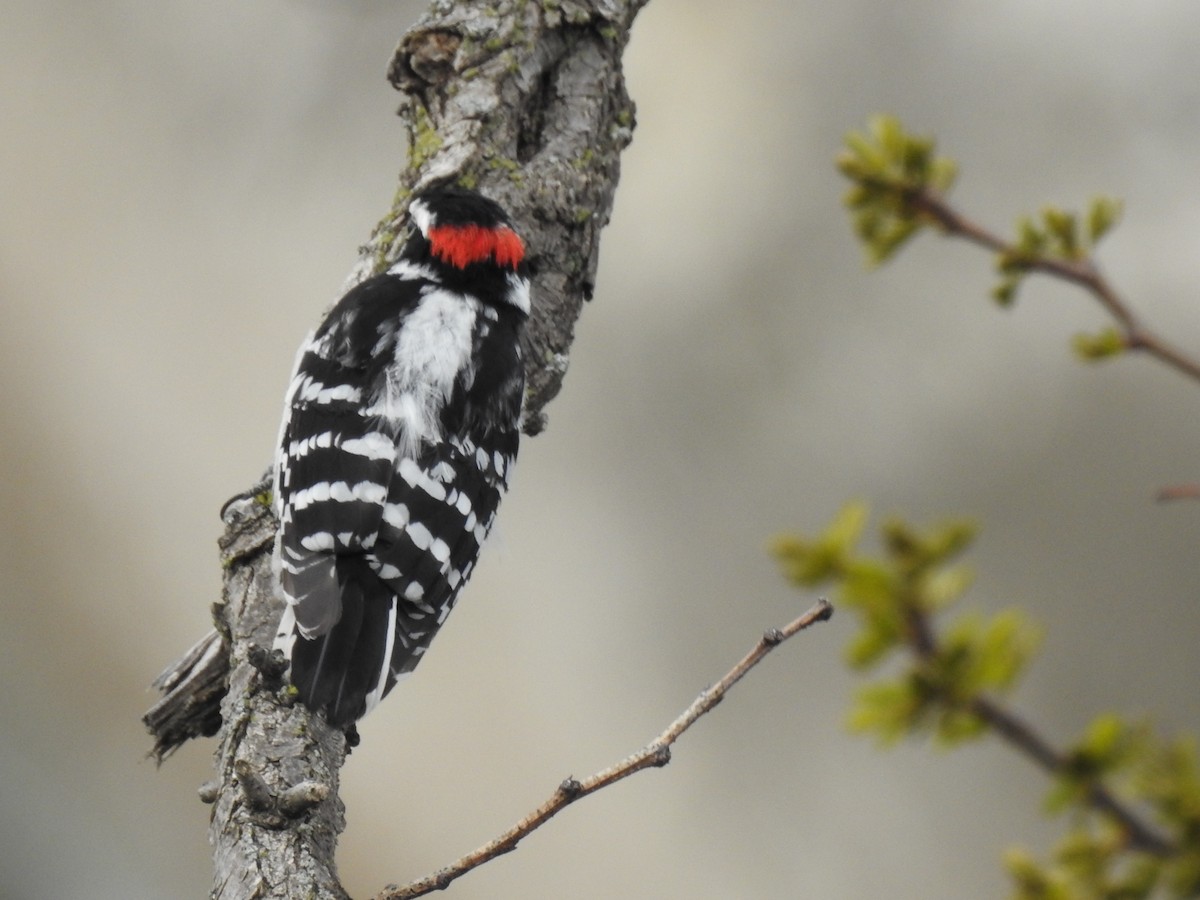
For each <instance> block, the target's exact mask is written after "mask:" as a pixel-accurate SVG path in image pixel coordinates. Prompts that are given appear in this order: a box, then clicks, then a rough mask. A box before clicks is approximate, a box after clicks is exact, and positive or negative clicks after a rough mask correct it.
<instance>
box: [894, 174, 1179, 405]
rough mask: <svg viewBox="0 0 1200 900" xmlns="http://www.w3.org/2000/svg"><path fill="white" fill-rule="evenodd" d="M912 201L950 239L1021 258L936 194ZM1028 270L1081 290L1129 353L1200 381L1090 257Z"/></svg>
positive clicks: (1044, 260) (1039, 262)
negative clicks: (1108, 319) (1103, 312)
mask: <svg viewBox="0 0 1200 900" xmlns="http://www.w3.org/2000/svg"><path fill="white" fill-rule="evenodd" d="M909 201H910V202H911V203H912V205H913V206H914V207H915V208H916V209H919V210H921V211H922V212H924V213H925V214H926V215H928V216H929V217H930V218H931V219H933V220H934V221H935V222H936V223H937V224H938V226H939V227H940V228H941V229H942V231H943V232H944V233H945V234H947V235H950V236H951V237H958V238H962V239H964V240H967V241H970V242H971V243H973V244H976V245H978V246H980V247H983V248H984V249H986V250H990V251H992V252H993V253H996V254H998V255H1000V256H1009V255H1016V254H1018V248H1017V247H1016V246H1015V245H1014V244H1011V243H1009V242H1008V241H1005V240H1004V239H1003V238H1001V237H1000V236H999V235H997V234H995V233H994V232H992V231H989V230H988V229H986V228H984V227H983V226H982V225H980V224H978V223H977V222H975V221H973V220H971V219H969V218H967V217H966V216H964V215H963V214H962V213H960V212H959V211H958V210H956V209H955V208H954V207H952V206H951V205H950V204H949V202H947V200H946V198H945V197H944V196H943V195H942V194H941V193H940V192H938V191H936V190H933V189H931V188H924V189H922V190H920V191H917V192H915V193H913V194H912V195H911V196H910V197H909ZM1028 268H1029V270H1030V271H1033V272H1041V273H1043V274H1045V275H1051V276H1054V277H1056V278H1060V279H1062V280H1063V281H1067V282H1070V283H1071V284H1075V285H1078V286H1079V287H1082V288H1083V289H1084V290H1086V291H1088V292H1089V293H1090V294H1091V295H1092V296H1093V297H1095V298H1096V300H1098V301H1099V303H1100V305H1101V306H1102V307H1104V309H1105V310H1106V311H1107V312H1108V314H1109V315H1111V316H1112V317H1113V319H1115V320H1116V322H1117V325H1118V326H1119V327H1120V329H1121V335H1122V339H1123V341H1124V344H1125V347H1126V348H1127V349H1129V350H1141V351H1143V352H1145V353H1147V354H1149V355H1150V356H1152V357H1154V358H1155V359H1157V360H1159V361H1160V362H1164V363H1166V364H1167V365H1168V366H1170V367H1171V368H1173V369H1175V370H1176V371H1178V372H1182V373H1183V374H1184V375H1186V376H1188V377H1189V378H1192V379H1194V380H1196V381H1200V361H1197V360H1196V359H1193V358H1192V357H1190V356H1188V355H1187V354H1186V353H1184V352H1183V351H1182V350H1180V349H1178V348H1177V347H1175V346H1173V345H1172V344H1170V343H1169V342H1167V341H1165V340H1164V339H1163V338H1162V337H1160V336H1159V335H1158V334H1157V333H1155V332H1153V331H1151V330H1150V329H1149V328H1147V327H1146V326H1145V325H1144V324H1142V322H1141V320H1140V319H1139V318H1138V317H1137V316H1136V315H1135V314H1134V312H1133V310H1132V309H1131V308H1130V307H1129V305H1128V304H1127V303H1126V302H1125V300H1124V299H1122V298H1121V296H1120V295H1119V294H1118V293H1117V291H1116V290H1115V289H1114V288H1113V286H1112V285H1111V284H1109V282H1108V279H1106V278H1105V277H1104V276H1103V275H1102V274H1101V273H1100V270H1099V268H1098V267H1097V266H1096V263H1095V261H1094V260H1093V259H1092V258H1091V257H1089V256H1085V257H1083V258H1082V259H1078V260H1065V259H1056V258H1051V257H1040V258H1038V259H1035V260H1031V261H1030V262H1029V265H1028Z"/></svg>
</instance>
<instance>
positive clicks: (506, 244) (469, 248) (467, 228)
mask: <svg viewBox="0 0 1200 900" xmlns="http://www.w3.org/2000/svg"><path fill="white" fill-rule="evenodd" d="M429 247H430V249H431V250H432V251H433V255H434V256H436V257H437V258H438V259H441V260H443V261H445V262H448V263H450V265H452V266H457V267H458V268H460V269H465V268H466V267H467V266H469V265H470V264H471V263H477V262H486V261H487V260H488V259H489V258H491V259H494V260H495V261H496V265H498V266H505V267H507V268H509V269H515V268H516V267H517V264H518V263H520V262H521V260H522V259H524V258H525V244H524V243H523V242H522V241H521V239H520V238H519V237H518V236H517V233H516V232H515V231H513V230H512V229H511V228H506V227H505V226H503V225H501V226H500V227H498V228H484V227H483V226H481V225H441V226H439V227H436V228H430V229H429Z"/></svg>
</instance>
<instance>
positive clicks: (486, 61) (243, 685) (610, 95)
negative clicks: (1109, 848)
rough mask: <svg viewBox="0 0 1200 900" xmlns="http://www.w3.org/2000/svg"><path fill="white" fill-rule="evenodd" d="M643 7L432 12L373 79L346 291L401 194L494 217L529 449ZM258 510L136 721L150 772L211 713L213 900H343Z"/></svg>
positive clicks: (256, 498) (324, 792)
mask: <svg viewBox="0 0 1200 900" xmlns="http://www.w3.org/2000/svg"><path fill="white" fill-rule="evenodd" d="M645 2H646V0H586V2H585V0H541V2H529V0H500V2H492V3H484V2H478V0H471V2H449V0H437V2H434V3H433V4H432V6H431V8H430V9H429V11H428V12H427V13H426V14H425V16H424V17H422V18H421V20H420V21H419V22H417V24H416V25H415V26H414V27H413V28H412V29H411V30H410V31H409V32H408V33H407V34H406V35H405V36H404V38H403V40H402V41H401V42H400V46H399V47H398V48H397V50H396V54H395V56H394V58H393V60H392V63H391V65H390V67H389V70H388V77H389V80H390V81H391V82H392V83H393V84H394V85H395V86H396V88H397V89H398V90H400V91H401V93H402V95H403V98H404V99H403V102H402V105H401V108H400V116H401V118H402V120H403V123H404V127H405V128H406V129H407V132H408V136H409V160H408V165H407V168H406V169H405V170H404V171H403V172H402V173H401V176H400V187H399V190H398V191H397V193H396V197H395V199H394V201H393V204H392V207H391V208H390V209H389V211H388V213H387V214H386V216H385V217H384V218H383V220H382V221H381V222H380V223H379V224H378V225H377V226H376V228H375V230H374V231H373V232H372V235H371V238H370V240H369V241H368V243H367V244H366V245H365V246H363V247H362V248H361V250H360V256H359V259H358V262H357V263H356V265H355V266H354V269H353V272H352V274H351V278H350V281H351V283H354V282H357V281H360V280H362V279H363V278H366V277H369V276H370V275H372V274H374V273H376V272H379V271H381V270H382V269H384V268H386V267H387V266H388V265H389V264H390V262H391V261H392V260H393V259H394V257H395V254H396V253H397V252H398V251H399V248H400V247H401V245H402V243H403V240H404V237H405V235H404V233H403V227H404V226H403V218H404V213H405V211H406V209H407V203H408V198H409V197H410V196H411V194H412V192H413V191H415V190H418V189H420V188H422V187H425V186H426V185H429V184H433V183H436V182H442V181H457V182H459V183H463V184H466V185H468V186H472V187H475V188H477V189H478V190H480V191H482V192H483V193H485V194H487V195H488V196H491V197H493V198H494V199H496V200H498V201H499V202H500V203H501V204H502V205H504V207H505V208H506V209H507V210H508V211H509V213H510V214H511V215H512V217H513V219H514V221H515V223H516V225H517V227H518V230H519V231H520V233H521V234H522V236H523V237H524V238H525V240H526V244H527V245H528V247H529V250H530V259H531V262H532V263H533V265H534V268H535V276H534V283H533V313H532V317H531V320H530V325H529V329H528V335H527V346H526V348H525V349H526V356H525V358H526V360H527V363H526V365H527V382H528V389H527V394H526V404H525V422H524V430H525V431H526V433H528V434H531V435H532V434H536V433H538V432H539V431H540V430H541V429H542V428H543V427H544V424H545V417H544V413H543V410H544V407H545V405H546V404H547V403H548V402H549V401H550V400H551V399H552V398H553V397H554V396H555V394H557V393H558V391H559V389H560V387H561V385H562V380H563V376H564V375H565V373H566V368H567V358H568V352H569V350H570V346H571V341H572V339H573V336H574V325H575V321H576V319H577V318H578V317H579V314H580V310H581V308H582V306H583V303H584V301H585V300H587V299H589V298H590V296H591V291H592V286H593V284H594V282H595V275H596V266H597V261H598V254H599V241H600V231H601V229H602V228H603V227H604V225H605V224H607V222H608V219H609V215H610V213H611V210H612V204H613V196H614V193H615V191H616V186H617V179H618V175H619V156H620V152H621V151H622V150H623V149H624V148H625V147H626V146H627V145H628V143H629V141H630V139H631V137H632V131H633V125H634V111H633V104H632V102H631V101H630V99H629V96H628V94H627V93H626V91H625V85H624V79H623V77H622V71H621V56H622V53H623V51H624V48H625V44H626V42H627V40H628V35H629V28H630V26H631V25H632V22H633V19H634V17H635V16H636V14H637V12H638V11H639V10H640V9H641V7H642V6H643V5H644V4H645ZM264 500H265V498H264V497H263V496H262V495H261V494H257V495H255V494H250V495H247V496H246V497H245V498H243V499H240V500H237V501H236V502H234V503H232V504H230V506H229V507H227V509H226V511H225V516H224V517H225V523H226V528H227V531H226V534H225V536H224V537H223V538H222V541H221V552H222V565H223V567H224V570H225V584H224V590H223V597H222V601H221V603H219V604H218V605H217V606H216V607H215V608H214V618H215V620H216V624H217V631H218V633H219V634H220V638H219V640H218V639H215V638H213V637H212V636H210V637H208V638H206V639H204V640H203V641H201V643H200V644H198V645H197V647H196V648H193V651H191V652H190V653H189V654H188V655H187V656H186V657H185V658H184V659H182V660H181V661H180V662H179V663H177V664H176V665H175V666H172V667H171V668H169V669H168V670H167V672H165V673H164V674H163V676H160V679H159V681H158V682H157V683H156V686H158V687H160V688H161V689H163V690H164V692H165V693H166V696H165V697H164V699H163V700H162V701H160V703H159V704H157V705H156V706H155V708H154V709H153V710H151V711H150V712H149V713H147V715H146V719H145V721H146V724H147V726H148V727H150V729H151V732H152V733H153V734H154V736H155V741H156V746H155V750H154V751H153V752H154V753H155V755H157V756H158V758H159V759H160V761H161V760H162V759H163V758H165V756H166V755H169V753H170V752H171V751H172V750H173V749H174V748H175V747H176V746H178V745H179V744H180V743H182V742H183V741H185V740H187V739H188V738H190V737H193V736H196V735H200V734H209V733H211V731H212V728H213V726H214V725H215V723H216V714H215V712H214V710H213V702H214V699H215V698H216V697H218V696H219V695H220V690H219V689H218V688H220V687H224V686H227V692H226V693H225V697H224V700H223V701H222V704H221V709H220V721H221V725H220V732H219V746H218V748H217V752H216V781H215V783H214V784H213V785H211V786H208V787H207V788H206V790H205V792H204V795H205V799H206V800H208V801H210V802H212V803H213V815H212V822H211V826H210V832H209V833H210V839H211V841H212V844H213V848H214V861H215V876H214V889H213V896H214V897H216V898H219V900H242V898H250V897H255V898H266V897H280V898H282V897H345V896H346V895H345V892H344V890H343V889H342V888H341V886H340V884H339V882H338V879H337V870H336V867H335V865H334V849H335V847H336V843H337V837H338V835H339V834H340V832H341V830H342V827H343V815H342V813H343V809H342V805H341V801H340V800H339V798H338V791H337V788H338V772H339V769H340V768H341V765H342V762H343V761H344V758H345V753H346V738H345V736H344V735H342V734H341V733H340V732H337V731H333V730H331V729H329V728H328V727H327V726H326V725H325V723H324V720H322V719H321V718H320V717H317V716H313V715H311V714H310V713H309V712H308V711H307V710H306V709H305V708H304V707H303V706H301V705H298V704H297V705H293V704H291V703H289V702H288V701H289V692H288V689H287V688H286V687H285V686H284V685H282V684H281V683H280V680H279V674H278V672H277V671H275V670H273V668H272V665H271V661H270V659H269V657H268V656H267V654H266V653H265V652H264V650H265V648H269V647H270V646H271V637H272V634H273V631H274V626H275V623H276V621H277V619H278V616H279V607H278V603H279V601H278V600H277V598H276V592H275V586H274V582H273V576H272V574H271V568H270V549H271V543H272V539H273V536H274V532H275V527H276V523H275V520H274V518H273V516H272V515H271V513H270V510H269V508H268V506H267V505H266V503H265V502H264Z"/></svg>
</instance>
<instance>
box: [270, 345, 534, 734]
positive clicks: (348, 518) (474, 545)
mask: <svg viewBox="0 0 1200 900" xmlns="http://www.w3.org/2000/svg"><path fill="white" fill-rule="evenodd" d="M360 377H361V376H360V375H359V374H358V373H356V372H355V371H353V370H347V369H344V368H343V367H341V366H340V365H339V364H337V363H335V362H331V361H329V360H327V359H325V358H324V357H323V356H322V355H321V354H320V353H319V352H317V351H315V350H314V351H310V352H309V353H308V354H306V355H305V356H304V357H303V358H302V359H301V362H300V366H299V371H298V374H297V376H296V378H295V380H294V382H293V387H292V400H291V409H292V412H291V415H290V417H289V422H288V424H287V425H286V426H285V434H284V438H283V440H284V441H285V442H286V443H285V446H287V448H288V452H287V453H286V454H284V455H283V459H284V462H283V463H281V470H280V476H279V481H280V499H281V526H280V529H281V530H280V536H279V548H278V565H279V570H280V571H279V577H280V585H281V587H282V589H283V593H284V597H285V600H286V601H287V604H288V608H287V610H286V611H285V613H284V616H283V619H282V621H281V623H280V627H279V635H278V639H277V642H276V646H278V647H280V648H281V649H283V650H284V652H285V654H286V655H287V656H288V658H289V659H290V661H291V679H292V683H293V684H294V685H295V686H296V688H297V690H298V692H299V694H300V697H301V698H302V699H303V700H304V702H305V703H306V704H307V705H308V706H309V707H310V708H312V709H317V710H325V712H326V716H327V718H328V719H329V721H331V722H333V723H334V724H338V725H344V724H349V723H350V722H352V721H354V720H355V719H357V718H360V717H361V716H362V715H364V714H365V713H366V712H367V711H369V710H370V709H371V708H372V707H373V706H374V705H375V704H376V703H378V702H379V700H381V699H382V698H383V696H385V695H386V694H387V692H388V691H389V690H390V689H391V687H392V686H393V685H394V684H395V682H396V680H397V679H398V678H399V677H400V676H402V675H403V674H405V673H407V672H410V671H412V669H413V668H415V667H416V665H417V663H418V662H419V661H420V658H421V656H422V654H423V653H424V652H425V650H426V648H427V647H428V646H429V643H430V641H431V640H432V639H433V636H434V634H435V633H436V632H437V630H438V628H439V627H440V625H441V624H442V622H443V621H444V620H445V618H446V616H447V615H448V614H449V612H450V610H451V608H452V607H453V605H454V601H455V599H456V598H457V596H458V592H459V590H460V589H461V588H462V586H463V585H464V584H465V583H466V581H467V579H468V578H469V576H470V574H471V570H472V569H473V567H474V565H475V562H476V560H477V558H478V556H479V551H480V547H481V546H482V544H483V541H484V539H485V538H486V536H487V534H488V532H489V530H490V529H491V525H492V521H493V519H494V517H495V514H496V509H497V507H498V506H499V503H500V499H501V496H502V494H503V492H504V490H505V488H506V486H507V483H508V478H509V473H510V471H511V468H512V465H513V463H514V461H515V458H516V452H517V443H518V433H517V431H516V428H515V423H516V417H515V414H514V416H513V417H512V418H513V426H514V427H513V428H511V429H504V428H489V429H467V433H466V434H458V435H450V436H447V437H445V438H444V439H442V440H439V441H437V442H434V443H432V444H424V445H422V446H421V447H420V449H419V450H418V452H417V454H416V455H415V456H414V455H412V454H408V453H405V452H403V450H401V449H398V448H407V447H408V446H409V442H408V441H406V440H405V439H403V437H402V436H400V437H398V436H397V435H398V433H399V432H400V431H402V430H403V425H402V424H400V425H396V424H389V423H388V420H387V419H386V418H384V417H380V416H377V415H371V414H369V411H370V410H371V409H373V407H372V406H371V405H369V404H364V403H363V402H362V396H361V395H362V392H363V391H365V390H368V388H367V386H366V382H363V383H359V381H358V380H357V379H359V378H360ZM299 435H308V437H305V438H302V439H300V438H298V437H297V436H299Z"/></svg>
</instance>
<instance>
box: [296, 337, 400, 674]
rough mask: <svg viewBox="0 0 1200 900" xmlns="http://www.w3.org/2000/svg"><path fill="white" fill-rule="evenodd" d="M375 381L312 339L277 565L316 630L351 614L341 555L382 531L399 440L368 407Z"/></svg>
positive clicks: (306, 629)
mask: <svg viewBox="0 0 1200 900" xmlns="http://www.w3.org/2000/svg"><path fill="white" fill-rule="evenodd" d="M369 389H370V388H369V385H368V384H367V379H366V373H365V372H363V371H362V370H357V369H351V368H346V367H344V366H342V365H340V364H338V363H337V362H334V361H332V360H329V359H327V358H325V357H324V356H323V355H322V353H321V352H320V351H319V349H318V345H316V343H315V342H314V341H310V343H309V349H308V350H307V351H306V352H304V354H303V355H302V357H301V359H300V361H299V365H298V366H297V373H296V375H295V377H294V379H293V382H292V385H291V389H290V392H289V408H290V413H289V416H288V419H287V421H286V423H285V425H284V430H283V435H282V439H281V450H282V451H284V452H282V453H281V454H280V462H279V471H278V484H277V487H276V489H277V491H278V504H279V515H280V532H279V539H278V549H277V558H276V565H277V566H278V567H279V581H280V586H281V587H282V588H283V593H284V597H285V599H286V600H287V603H288V606H289V612H290V613H291V617H292V622H294V624H295V626H296V627H297V628H298V629H299V631H300V633H301V634H302V635H303V636H304V637H306V638H312V637H316V636H318V635H322V634H325V633H326V632H328V631H329V629H330V628H332V627H333V626H334V624H336V623H337V622H338V621H339V620H340V619H341V617H342V600H341V583H342V580H343V579H342V577H341V575H340V574H339V571H338V560H339V558H340V557H342V556H355V555H362V554H365V553H368V552H370V550H371V548H372V547H373V546H374V543H375V540H376V538H377V536H378V533H379V525H380V522H381V521H382V516H383V510H384V503H385V500H386V497H387V492H388V489H389V485H390V483H391V480H392V473H393V471H394V468H395V459H396V443H395V440H394V439H393V437H392V436H391V434H389V433H388V432H387V431H386V430H384V429H381V428H380V427H379V424H378V423H377V422H376V421H374V420H372V419H370V418H368V417H366V416H364V415H363V403H362V398H363V394H364V393H365V392H366V391H368V390H369ZM292 622H289V624H292ZM282 630H284V629H282V628H281V631H282ZM284 649H285V650H287V649H289V648H287V647H285V648H284Z"/></svg>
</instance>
